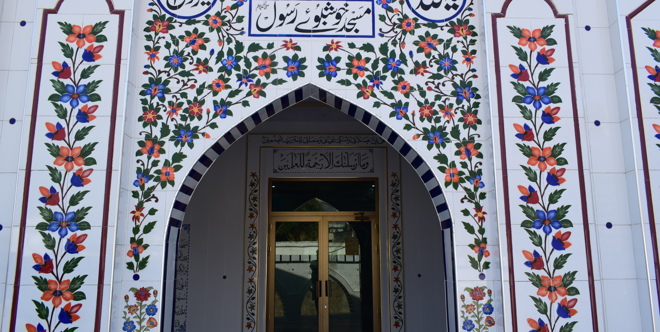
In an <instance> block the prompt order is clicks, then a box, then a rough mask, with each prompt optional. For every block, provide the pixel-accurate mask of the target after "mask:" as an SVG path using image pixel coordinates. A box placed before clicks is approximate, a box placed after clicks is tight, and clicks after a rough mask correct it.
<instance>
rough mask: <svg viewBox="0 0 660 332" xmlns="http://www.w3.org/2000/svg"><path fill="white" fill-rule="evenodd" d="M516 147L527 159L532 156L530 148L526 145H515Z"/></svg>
mask: <svg viewBox="0 0 660 332" xmlns="http://www.w3.org/2000/svg"><path fill="white" fill-rule="evenodd" d="M516 145H517V146H518V150H520V152H521V153H522V154H523V156H525V157H527V158H529V157H531V156H533V155H534V154H533V153H532V147H531V146H529V145H527V144H522V143H516Z"/></svg>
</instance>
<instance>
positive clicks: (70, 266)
mask: <svg viewBox="0 0 660 332" xmlns="http://www.w3.org/2000/svg"><path fill="white" fill-rule="evenodd" d="M83 258H85V257H76V258H72V259H70V260H68V261H67V262H66V263H64V268H63V269H62V272H64V273H71V272H73V271H74V270H75V269H76V267H78V263H80V261H81V260H82V259H83Z"/></svg>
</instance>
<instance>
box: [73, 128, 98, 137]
mask: <svg viewBox="0 0 660 332" xmlns="http://www.w3.org/2000/svg"><path fill="white" fill-rule="evenodd" d="M92 129H94V126H87V127H82V128H80V129H78V131H76V135H75V136H74V138H75V139H76V141H82V140H84V139H85V137H87V135H89V132H90V131H92Z"/></svg>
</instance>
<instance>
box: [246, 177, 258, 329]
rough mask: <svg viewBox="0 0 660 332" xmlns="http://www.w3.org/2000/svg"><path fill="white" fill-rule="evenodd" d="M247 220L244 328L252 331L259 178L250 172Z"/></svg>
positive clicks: (255, 298) (254, 316)
mask: <svg viewBox="0 0 660 332" xmlns="http://www.w3.org/2000/svg"><path fill="white" fill-rule="evenodd" d="M247 219H248V223H249V225H250V226H249V227H250V231H249V235H248V237H247V238H248V243H247V245H246V248H245V258H246V262H245V265H246V266H247V268H246V270H245V274H246V276H247V283H246V285H245V294H244V296H245V297H246V299H245V301H244V303H245V308H244V309H245V328H246V329H247V330H248V331H254V330H256V328H257V281H256V278H257V255H258V252H257V251H258V240H259V237H258V235H259V232H258V228H257V226H258V225H257V222H259V176H258V175H257V172H250V182H249V183H248V208H247Z"/></svg>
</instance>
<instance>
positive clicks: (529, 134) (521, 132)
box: [513, 123, 534, 142]
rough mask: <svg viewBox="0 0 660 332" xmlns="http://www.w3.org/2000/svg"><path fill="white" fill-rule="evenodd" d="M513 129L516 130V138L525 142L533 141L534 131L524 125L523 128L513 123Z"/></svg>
mask: <svg viewBox="0 0 660 332" xmlns="http://www.w3.org/2000/svg"><path fill="white" fill-rule="evenodd" d="M513 127H514V128H516V131H517V132H518V134H516V137H518V138H520V139H521V140H523V141H526V142H531V141H534V131H533V130H532V128H530V127H529V126H528V125H527V124H525V126H521V125H519V124H517V123H514V124H513Z"/></svg>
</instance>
